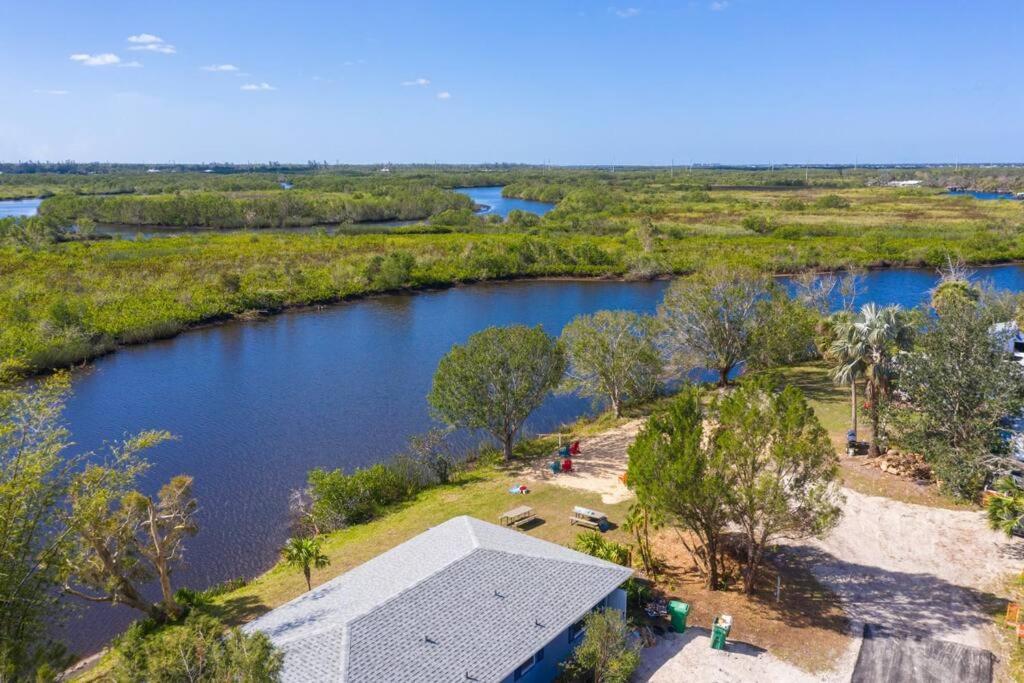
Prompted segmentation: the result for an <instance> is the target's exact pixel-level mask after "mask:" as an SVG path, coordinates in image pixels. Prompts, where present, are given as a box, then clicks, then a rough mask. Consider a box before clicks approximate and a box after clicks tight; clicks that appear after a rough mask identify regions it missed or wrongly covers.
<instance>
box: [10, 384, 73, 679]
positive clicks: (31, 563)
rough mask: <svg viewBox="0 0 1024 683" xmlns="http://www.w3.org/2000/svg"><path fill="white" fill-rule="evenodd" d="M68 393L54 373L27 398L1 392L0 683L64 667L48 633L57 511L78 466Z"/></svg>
mask: <svg viewBox="0 0 1024 683" xmlns="http://www.w3.org/2000/svg"><path fill="white" fill-rule="evenodd" d="M68 386H69V382H68V377H67V375H64V374H58V375H54V376H53V377H50V378H48V379H44V380H41V381H40V382H39V383H38V384H36V385H35V387H34V388H33V389H31V390H29V391H23V390H14V389H6V390H0V681H7V680H30V679H32V678H33V677H34V674H35V671H36V670H38V669H40V668H46V667H49V668H51V669H54V668H56V669H57V670H59V669H60V668H61V666H62V665H63V664H64V663H65V662H64V661H63V656H62V648H60V646H59V645H57V644H56V643H53V642H51V641H50V639H49V637H48V635H47V631H48V629H47V626H48V625H49V624H53V623H56V622H58V621H59V620H60V616H61V610H60V604H59V603H58V602H57V601H56V599H55V595H56V592H57V591H56V588H57V587H58V586H59V585H60V576H59V574H58V571H59V569H60V566H61V559H62V557H63V554H64V552H65V550H66V548H65V534H64V533H63V531H62V529H61V525H60V515H59V509H60V504H61V502H62V500H63V498H64V496H65V494H66V492H67V487H68V484H69V483H70V480H71V476H72V474H73V472H74V469H75V467H77V466H78V464H79V458H77V457H74V456H68V455H66V454H65V450H66V449H67V447H68V433H67V431H66V430H65V429H64V428H63V427H62V426H61V424H60V416H61V411H62V410H63V406H64V399H65V396H66V395H67V391H68Z"/></svg>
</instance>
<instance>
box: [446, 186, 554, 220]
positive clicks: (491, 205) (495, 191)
mask: <svg viewBox="0 0 1024 683" xmlns="http://www.w3.org/2000/svg"><path fill="white" fill-rule="evenodd" d="M455 191H456V192H461V193H462V194H464V195H466V196H468V197H469V198H470V199H472V200H473V201H474V202H476V203H477V204H480V205H481V206H485V207H487V208H485V209H483V210H482V211H480V213H481V214H484V215H486V214H489V213H496V214H498V215H499V216H501V217H502V218H505V217H507V216H508V214H509V212H510V211H512V210H513V209H520V210H522V211H529V212H530V213H535V214H537V215H538V216H543V215H544V214H546V213H547V212H548V211H550V210H551V209H553V208H555V205H554V204H549V203H547V202H534V201H530V200H528V199H508V198H505V197H502V196H501V187H497V186H495V187H457V188H455Z"/></svg>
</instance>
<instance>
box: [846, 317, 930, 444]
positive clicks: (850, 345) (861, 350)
mask: <svg viewBox="0 0 1024 683" xmlns="http://www.w3.org/2000/svg"><path fill="white" fill-rule="evenodd" d="M834 332H835V339H834V341H833V342H832V345H831V347H830V348H829V355H830V356H832V358H833V359H835V360H836V363H837V364H836V365H835V367H833V368H832V378H833V379H834V380H835V381H836V382H838V383H840V384H849V385H850V401H851V415H852V418H853V430H854V432H856V430H857V379H858V378H861V377H863V378H864V389H865V393H866V394H867V400H868V409H869V410H870V411H871V446H870V448H869V451H868V452H869V454H870V455H872V456H877V455H878V454H879V448H878V422H879V417H880V413H879V403H880V401H881V399H882V398H883V397H886V396H888V395H889V389H890V384H891V380H892V376H893V373H894V369H895V368H894V366H893V358H894V357H895V353H896V352H897V351H898V350H899V349H901V348H904V347H905V346H906V345H907V342H908V340H909V336H910V327H909V326H908V325H907V324H906V322H905V321H904V319H903V315H902V311H901V309H900V307H899V306H885V307H882V308H880V307H879V306H877V305H875V304H865V305H864V306H863V307H862V308H861V309H860V313H858V314H857V315H856V316H854V317H852V318H841V319H839V320H837V322H836V324H835V327H834Z"/></svg>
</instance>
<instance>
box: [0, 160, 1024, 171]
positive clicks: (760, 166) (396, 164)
mask: <svg viewBox="0 0 1024 683" xmlns="http://www.w3.org/2000/svg"><path fill="white" fill-rule="evenodd" d="M65 164H74V165H77V166H138V167H144V166H145V167H149V168H175V167H191V168H197V169H198V168H203V167H205V168H215V167H231V168H299V169H315V168H351V167H359V168H363V167H367V168H368V167H376V168H401V167H409V168H421V167H427V168H432V167H456V168H489V167H521V168H561V169H594V170H598V169H605V170H608V169H617V170H627V169H666V170H670V169H676V170H686V169H689V168H700V169H723V170H725V169H747V170H766V171H771V170H780V169H789V170H792V169H800V168H818V169H840V168H842V169H854V170H856V169H861V168H865V169H879V170H881V169H889V168H892V169H901V168H902V169H913V168H945V167H957V166H961V167H967V168H1004V167H1005V168H1015V167H1020V166H1024V161H901V162H839V161H837V162H828V161H824V162H808V163H786V164H768V163H713V162H694V163H676V164H674V165H673V164H659V163H638V164H624V163H586V164H583V163H581V164H575V163H557V164H556V163H542V162H528V161H523V162H520V161H446V162H432V161H337V162H334V161H332V162H325V161H320V162H316V163H315V164H313V163H311V162H310V161H309V160H307V161H96V160H93V161H80V160H77V159H59V160H57V159H47V160H43V159H38V160H18V161H7V160H2V159H0V167H7V166H32V165H44V166H60V165H65ZM2 172H3V171H0V173H2Z"/></svg>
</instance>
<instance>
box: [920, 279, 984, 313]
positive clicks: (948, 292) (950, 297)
mask: <svg viewBox="0 0 1024 683" xmlns="http://www.w3.org/2000/svg"><path fill="white" fill-rule="evenodd" d="M980 298H981V290H980V289H979V288H978V287H976V286H974V285H972V284H971V283H970V282H968V281H967V280H959V279H957V280H946V279H944V280H943V281H942V282H940V283H939V284H938V285H937V286H936V287H935V289H934V290H932V299H931V304H932V308H934V309H935V310H936V311H937V312H938V313H939V314H940V315H941V314H942V311H943V309H945V308H947V307H951V306H960V305H963V304H973V303H976V302H977V301H978V299H980Z"/></svg>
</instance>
